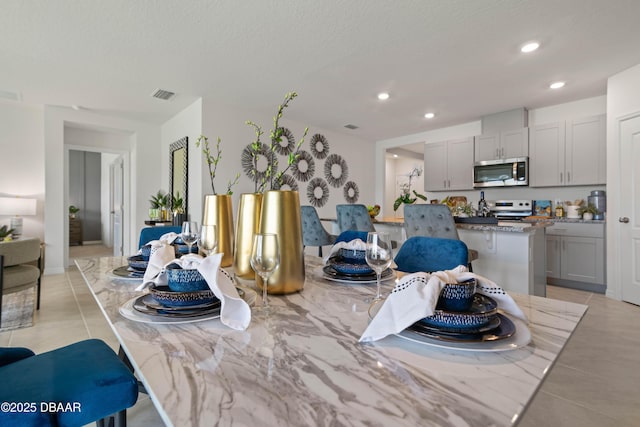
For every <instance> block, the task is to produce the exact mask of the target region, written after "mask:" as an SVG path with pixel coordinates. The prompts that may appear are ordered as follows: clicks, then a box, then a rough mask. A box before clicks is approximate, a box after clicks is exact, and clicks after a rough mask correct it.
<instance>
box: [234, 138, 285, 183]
mask: <svg viewBox="0 0 640 427" xmlns="http://www.w3.org/2000/svg"><path fill="white" fill-rule="evenodd" d="M275 157H276V155H275V154H274V153H273V152H272V151H271V150H270V149H269V146H268V145H267V144H260V148H259V149H258V150H257V152H254V151H253V149H252V147H251V144H249V145H247V146H246V147H245V148H244V150H242V155H241V156H240V163H241V164H242V170H243V171H244V173H245V175H247V176H248V177H249V178H250V179H251V181H253V182H262V180H264V179H266V177H267V167H268V166H269V164H271V165H273V170H272V173H273V174H275V173H276V172H277V169H278V165H277V162H275Z"/></svg>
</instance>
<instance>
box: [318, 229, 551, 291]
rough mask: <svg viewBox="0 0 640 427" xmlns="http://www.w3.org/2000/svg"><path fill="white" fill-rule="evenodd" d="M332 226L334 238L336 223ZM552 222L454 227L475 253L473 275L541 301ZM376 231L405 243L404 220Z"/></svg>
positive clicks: (545, 279)
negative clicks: (538, 298)
mask: <svg viewBox="0 0 640 427" xmlns="http://www.w3.org/2000/svg"><path fill="white" fill-rule="evenodd" d="M323 220H324V221H329V222H331V227H332V229H333V233H334V234H337V230H336V228H337V225H336V223H335V220H332V219H323ZM552 225H553V222H551V221H539V222H523V221H500V222H498V224H457V228H458V235H459V236H460V240H462V241H463V242H464V243H465V244H466V245H467V247H468V248H469V249H475V250H476V251H478V259H476V260H475V261H473V264H472V267H473V271H474V273H477V274H479V275H481V276H484V277H487V278H488V279H490V280H492V281H494V282H496V283H497V284H498V285H500V286H502V287H503V288H505V289H507V290H509V291H512V292H518V293H522V294H528V295H537V296H541V297H544V296H546V294H547V291H546V287H547V285H546V282H547V268H546V238H545V229H546V227H549V226H552ZM374 227H375V228H376V230H378V231H386V232H388V233H389V234H390V235H391V238H392V239H393V240H396V241H397V242H398V248H400V246H401V245H402V243H403V242H404V241H405V240H406V239H407V237H406V233H405V230H404V219H403V218H395V217H391V218H381V219H379V220H376V221H375V222H374Z"/></svg>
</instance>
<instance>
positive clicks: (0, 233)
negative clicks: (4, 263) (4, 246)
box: [0, 225, 13, 241]
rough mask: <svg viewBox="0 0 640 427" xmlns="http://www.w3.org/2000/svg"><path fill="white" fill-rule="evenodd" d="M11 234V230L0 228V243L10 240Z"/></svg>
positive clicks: (4, 227)
mask: <svg viewBox="0 0 640 427" xmlns="http://www.w3.org/2000/svg"><path fill="white" fill-rule="evenodd" d="M11 233H13V228H8V227H7V226H6V225H3V226H2V227H0V241H9V240H11Z"/></svg>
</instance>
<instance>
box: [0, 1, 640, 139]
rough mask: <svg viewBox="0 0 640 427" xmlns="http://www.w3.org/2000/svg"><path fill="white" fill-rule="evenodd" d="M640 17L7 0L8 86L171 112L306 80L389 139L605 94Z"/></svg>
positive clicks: (2, 29) (613, 5)
mask: <svg viewBox="0 0 640 427" xmlns="http://www.w3.org/2000/svg"><path fill="white" fill-rule="evenodd" d="M638 16H640V1H637V0H609V1H605V0H533V1H526V0H522V1H520V0H416V1H410V0H403V1H395V2H393V1H387V0H384V1H383V0H349V1H346V0H322V1H317V0H288V1H284V0H280V1H277V0H253V1H236V0H226V1H225V0H218V1H211V0H210V1H202V0H201V1H198V0H190V1H177V0H157V1H150V0H146V1H145V0H135V1H131V0H89V1H86V0H76V1H72V0H57V1H51V0H3V1H2V3H1V5H0V34H1V37H0V91H9V92H17V93H19V94H20V95H21V99H22V101H23V102H26V103H35V104H49V105H63V106H70V105H81V106H83V107H84V108H87V109H90V110H94V111H96V112H99V113H102V114H113V115H118V116H127V117H132V118H136V119H141V120H147V121H154V122H157V123H162V122H163V121H165V120H166V119H168V118H169V117H171V116H172V115H174V114H175V113H177V112H178V111H180V110H181V109H183V108H184V107H186V106H187V105H189V104H190V103H191V102H193V100H195V99H196V98H198V97H201V96H202V97H207V98H211V99H214V100H215V101H216V102H218V103H220V104H222V105H230V106H237V107H247V108H251V109H252V110H255V109H265V110H266V111H269V112H270V113H271V112H273V111H274V108H275V106H277V104H278V103H279V102H280V100H281V99H282V97H283V95H284V94H285V93H286V92H288V91H292V90H295V91H297V92H298V93H299V95H300V96H299V98H298V99H296V101H295V103H294V104H292V108H290V109H289V110H288V111H287V117H290V118H294V119H297V120H300V121H302V122H305V123H310V124H313V125H315V126H320V127H324V128H327V129H334V130H337V131H341V132H349V133H351V134H353V135H358V136H361V137H363V138H368V139H371V140H379V139H386V138H391V137H395V136H401V135H407V134H411V133H416V132H422V131H426V130H429V129H434V128H440V127H444V126H449V125H454V124H459V123H464V122H468V121H472V120H478V119H479V118H480V117H481V116H483V115H486V114H491V113H496V112H500V111H505V110H510V109H513V108H518V107H526V108H538V107H542V106H547V105H553V104H559V103H563V102H568V101H573V100H577V99H582V98H586V97H591V96H596V95H603V94H604V93H605V90H606V79H607V77H608V76H610V75H612V74H615V73H617V72H620V71H622V70H624V69H626V68H629V67H631V66H633V65H636V64H638V63H640V48H639V47H638V42H639V41H640V26H639V25H637V17H638ZM532 39H536V40H539V41H540V42H541V43H542V48H541V49H540V50H539V51H537V52H535V53H533V54H530V55H527V56H524V55H522V54H520V53H519V46H520V45H521V44H522V43H523V42H525V41H528V40H532ZM555 80H566V81H567V86H566V87H565V88H564V89H562V90H559V91H550V90H549V89H547V87H548V85H549V83H550V82H552V81H555ZM157 88H162V89H167V90H171V91H174V92H176V93H177V94H178V95H177V96H176V97H175V98H174V99H173V100H171V101H168V102H166V101H160V100H156V99H153V98H151V97H150V94H151V93H152V92H153V91H154V90H155V89H157ZM379 91H388V92H390V93H391V98H390V99H389V100H388V101H387V102H385V103H381V102H379V101H378V100H377V99H376V94H377V93H378V92H379ZM4 102H10V101H4ZM426 111H434V112H435V113H436V114H437V116H436V118H435V119H432V120H430V121H427V120H425V119H424V118H423V117H422V115H423V114H424V113H425V112H426ZM346 124H354V125H357V126H359V129H357V130H353V131H349V130H346V129H344V125H346Z"/></svg>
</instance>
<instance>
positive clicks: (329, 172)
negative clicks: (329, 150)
mask: <svg viewBox="0 0 640 427" xmlns="http://www.w3.org/2000/svg"><path fill="white" fill-rule="evenodd" d="M324 177H325V178H326V179H327V182H328V183H329V185H331V186H332V187H335V188H339V187H340V186H342V184H344V183H345V182H346V181H347V178H348V177H349V168H348V167H347V162H345V161H344V159H343V158H342V157H341V156H339V155H337V154H331V155H330V156H329V157H327V160H325V162H324Z"/></svg>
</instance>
